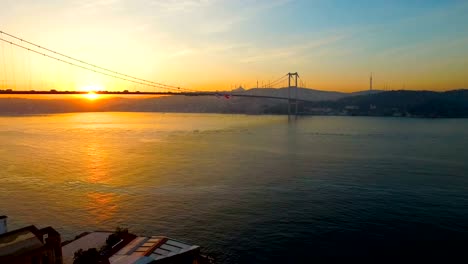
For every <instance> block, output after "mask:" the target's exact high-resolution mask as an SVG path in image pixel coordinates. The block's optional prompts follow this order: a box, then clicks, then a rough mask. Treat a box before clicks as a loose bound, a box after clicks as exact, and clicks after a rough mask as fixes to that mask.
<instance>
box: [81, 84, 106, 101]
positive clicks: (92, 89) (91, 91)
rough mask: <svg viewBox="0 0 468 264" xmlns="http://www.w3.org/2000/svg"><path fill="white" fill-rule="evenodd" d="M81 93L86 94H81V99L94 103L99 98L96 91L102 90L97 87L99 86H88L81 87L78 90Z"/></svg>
mask: <svg viewBox="0 0 468 264" xmlns="http://www.w3.org/2000/svg"><path fill="white" fill-rule="evenodd" d="M80 90H81V91H83V92H87V93H85V94H83V97H84V98H86V99H88V100H90V101H94V100H96V99H99V98H100V97H101V95H100V94H98V93H97V92H98V91H103V90H104V88H103V87H101V86H99V85H88V86H83V87H81V89H80Z"/></svg>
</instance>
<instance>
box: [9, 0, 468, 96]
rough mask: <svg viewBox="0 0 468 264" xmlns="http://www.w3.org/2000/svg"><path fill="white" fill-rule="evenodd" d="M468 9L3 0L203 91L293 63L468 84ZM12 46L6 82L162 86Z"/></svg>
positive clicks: (17, 16) (62, 31) (114, 56)
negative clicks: (130, 81)
mask: <svg viewBox="0 0 468 264" xmlns="http://www.w3.org/2000/svg"><path fill="white" fill-rule="evenodd" d="M467 14H468V1H440V0H417V1H416V0H413V1H411V0H401V1H400V0H393V1H379V0H376V1H363V0H356V1H348V0H346V1H345V0H342V1H332V0H317V1H315V0H297V1H293V0H259V1H246V0H240V1H234V0H232V1H227V0H198V1H196V0H132V1H123V0H86V1H82V0H74V1H57V0H43V1H33V0H30V1H25V0H3V1H2V8H1V9H0V27H1V28H0V30H1V31H5V32H7V33H10V34H13V35H16V36H19V37H22V38H24V39H26V40H29V41H33V42H35V43H38V44H40V45H43V46H45V47H47V48H50V49H54V50H57V51H60V52H63V53H65V54H68V55H71V56H74V57H77V58H79V59H82V60H86V61H89V62H92V63H94V64H97V65H100V66H103V67H107V68H111V69H114V70H116V71H120V72H124V73H127V74H131V75H135V76H139V77H141V78H145V79H149V80H153V81H156V82H162V83H167V84H171V85H175V86H182V87H187V88H191V89H197V90H227V89H230V88H231V87H232V86H233V85H243V86H244V85H246V86H248V87H254V86H256V81H257V80H258V81H259V82H260V85H261V83H262V82H264V83H266V82H268V80H274V79H276V78H278V77H280V76H282V75H284V74H286V73H287V72H290V71H291V72H296V71H297V72H299V73H300V74H301V77H302V79H303V80H304V81H305V83H306V85H307V87H309V88H315V89H321V90H336V91H357V90H364V89H367V88H368V86H369V84H368V83H369V74H370V73H371V72H373V73H374V80H375V82H374V86H375V88H376V89H383V88H384V87H386V88H387V89H401V88H405V89H413V90H415V89H430V90H448V89H457V88H468V77H467V76H468V26H467V25H468V15H467ZM1 37H2V38H7V37H6V36H5V35H3V34H1ZM17 43H20V42H17ZM0 49H1V50H0V58H1V59H2V60H3V63H0V80H2V82H0V84H1V85H3V87H6V86H9V87H12V86H14V87H17V88H18V89H20V88H25V89H29V88H33V89H36V90H41V88H45V89H48V88H52V87H53V88H56V89H62V88H63V90H74V89H80V90H86V89H93V87H94V88H96V87H98V88H99V89H108V90H116V89H123V88H124V87H125V88H127V87H128V88H129V89H133V88H135V89H139V90H145V89H147V90H151V89H149V88H145V87H135V86H134V85H129V86H128V85H126V84H125V82H123V81H122V82H118V81H115V80H112V79H110V78H106V77H101V76H99V75H98V74H93V73H87V72H86V71H83V70H79V69H73V68H72V67H71V66H66V65H64V64H60V63H58V62H53V61H51V60H49V59H47V58H44V57H41V56H40V55H36V54H29V53H28V52H27V51H23V50H20V49H18V48H15V47H11V45H10V44H7V43H3V42H2V43H1V44H0ZM12 68H14V70H12ZM47 83H49V85H47ZM90 87H91V88H90Z"/></svg>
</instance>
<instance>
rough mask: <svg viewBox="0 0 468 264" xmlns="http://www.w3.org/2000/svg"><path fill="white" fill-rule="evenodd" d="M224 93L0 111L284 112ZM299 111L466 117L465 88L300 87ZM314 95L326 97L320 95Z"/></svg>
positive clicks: (279, 105) (52, 103) (7, 106)
mask: <svg viewBox="0 0 468 264" xmlns="http://www.w3.org/2000/svg"><path fill="white" fill-rule="evenodd" d="M287 92H288V91H287V89H265V90H263V89H262V90H261V89H250V90H247V91H245V92H243V93H249V94H252V95H268V96H280V97H287ZM233 95H234V96H233V97H230V98H229V99H227V98H225V97H224V96H220V97H219V98H218V97H215V96H166V97H158V98H139V99H137V98H136V97H132V98H131V97H128V98H118V97H114V98H108V99H100V100H97V101H92V102H91V101H88V100H84V99H82V100H81V99H55V100H44V99H41V100H38V99H22V98H0V114H3V115H5V114H7V115H8V114H46V113H66V112H102V111H126V112H185V113H232V114H286V113H287V112H288V110H287V109H288V107H287V102H286V101H285V100H276V99H263V98H245V97H236V96H235V93H233ZM299 95H300V97H301V98H306V99H308V100H311V102H307V103H301V104H300V105H299V111H300V112H301V113H302V114H312V115H371V116H417V117H468V90H455V91H449V92H430V91H388V92H382V91H365V92H358V93H351V94H346V93H339V92H324V91H317V90H309V89H302V88H301V89H300V91H299ZM318 98H326V99H325V100H321V101H318V100H319V99H318Z"/></svg>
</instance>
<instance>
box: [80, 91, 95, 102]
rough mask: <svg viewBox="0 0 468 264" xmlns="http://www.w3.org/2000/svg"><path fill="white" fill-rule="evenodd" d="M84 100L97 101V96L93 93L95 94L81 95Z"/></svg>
mask: <svg viewBox="0 0 468 264" xmlns="http://www.w3.org/2000/svg"><path fill="white" fill-rule="evenodd" d="M83 96H84V98H86V99H88V100H91V101H93V100H96V99H99V94H97V93H95V92H89V93H87V94H84V95H83Z"/></svg>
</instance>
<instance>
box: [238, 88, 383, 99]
mask: <svg viewBox="0 0 468 264" xmlns="http://www.w3.org/2000/svg"><path fill="white" fill-rule="evenodd" d="M297 92H298V98H301V99H304V100H309V101H328V100H338V99H340V98H344V97H347V96H353V95H362V94H374V93H380V92H382V91H378V90H373V91H369V90H366V91H360V92H354V93H343V92H333V91H320V90H314V89H308V88H298V91H297ZM236 93H241V94H250V95H264V96H278V97H287V96H288V88H279V89H275V88H253V89H249V90H245V91H243V92H234V93H233V94H234V95H235V94H236ZM292 96H293V95H292Z"/></svg>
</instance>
